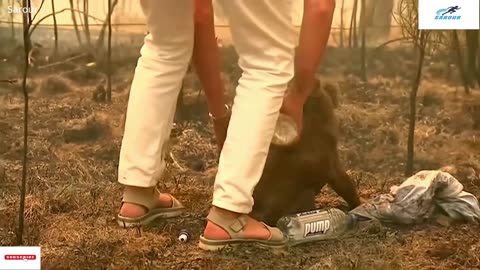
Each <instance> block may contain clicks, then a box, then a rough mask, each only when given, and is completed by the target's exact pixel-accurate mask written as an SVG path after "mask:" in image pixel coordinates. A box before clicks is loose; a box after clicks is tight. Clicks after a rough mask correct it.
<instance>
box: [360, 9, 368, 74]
mask: <svg viewBox="0 0 480 270" xmlns="http://www.w3.org/2000/svg"><path fill="white" fill-rule="evenodd" d="M361 1H362V2H361V11H360V20H361V21H363V24H360V26H361V31H362V33H361V35H362V43H361V53H360V56H361V61H360V62H361V68H360V77H361V79H362V80H363V81H364V82H366V81H367V48H366V46H367V45H366V42H367V41H366V39H367V23H366V18H365V17H366V15H367V9H366V6H367V5H366V0H361Z"/></svg>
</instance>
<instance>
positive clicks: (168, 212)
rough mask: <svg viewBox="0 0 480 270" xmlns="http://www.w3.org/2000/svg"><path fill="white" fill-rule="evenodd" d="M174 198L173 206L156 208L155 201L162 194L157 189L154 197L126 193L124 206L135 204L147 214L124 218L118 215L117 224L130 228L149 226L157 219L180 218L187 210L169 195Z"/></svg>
mask: <svg viewBox="0 0 480 270" xmlns="http://www.w3.org/2000/svg"><path fill="white" fill-rule="evenodd" d="M168 195H169V196H170V197H171V198H172V202H173V203H172V206H171V207H168V208H158V207H155V200H156V199H157V198H158V196H160V192H159V191H158V190H157V189H155V190H154V191H153V194H152V195H149V196H143V195H142V194H137V193H124V195H123V200H122V205H123V204H124V203H133V204H137V205H140V206H143V207H144V208H146V209H147V212H146V213H145V214H144V215H142V216H139V217H134V218H133V217H124V216H122V215H120V214H118V215H117V223H118V225H119V226H121V227H123V228H130V227H135V226H139V225H147V224H149V223H150V222H152V221H154V220H155V219H157V218H172V217H176V216H179V215H181V214H182V213H183V211H184V210H185V207H184V206H183V205H182V203H180V202H179V201H178V200H177V199H175V197H173V196H172V195H170V194H168Z"/></svg>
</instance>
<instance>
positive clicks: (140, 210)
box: [120, 187, 173, 218]
mask: <svg viewBox="0 0 480 270" xmlns="http://www.w3.org/2000/svg"><path fill="white" fill-rule="evenodd" d="M125 191H129V192H139V193H140V194H142V193H146V196H148V195H150V194H152V195H153V196H155V195H156V194H158V193H153V192H152V191H151V188H139V187H126V188H125ZM155 197H156V196H155ZM152 199H153V200H155V207H158V208H169V207H172V205H173V201H172V197H170V195H168V194H165V193H160V195H159V196H158V197H156V198H152ZM145 213H147V209H146V208H145V207H144V206H141V205H138V204H134V203H123V205H122V208H121V209H120V215H121V216H124V217H130V218H135V217H140V216H143V215H145Z"/></svg>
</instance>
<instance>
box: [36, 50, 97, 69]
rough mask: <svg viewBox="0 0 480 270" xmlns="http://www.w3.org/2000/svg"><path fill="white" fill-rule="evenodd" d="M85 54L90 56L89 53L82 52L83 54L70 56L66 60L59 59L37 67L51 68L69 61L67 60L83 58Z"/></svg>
mask: <svg viewBox="0 0 480 270" xmlns="http://www.w3.org/2000/svg"><path fill="white" fill-rule="evenodd" d="M85 56H88V53H82V54H79V55H75V56H72V57H69V58H67V59H64V60H62V61H59V62H55V63H50V64H47V65H43V66H39V67H37V69H45V68H50V67H54V66H58V65H62V64H65V63H67V62H70V61H73V60H77V59H79V58H82V57H85Z"/></svg>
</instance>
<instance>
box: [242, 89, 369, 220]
mask: <svg viewBox="0 0 480 270" xmlns="http://www.w3.org/2000/svg"><path fill="white" fill-rule="evenodd" d="M337 106H338V98H337V90H336V87H335V86H334V85H332V84H329V83H325V84H323V85H321V84H318V85H317V87H316V89H315V91H314V92H313V93H312V95H311V96H310V97H309V98H308V100H307V102H306V103H305V105H304V119H303V132H302V135H301V139H300V142H299V143H298V144H297V145H294V146H290V147H280V146H276V145H273V144H272V145H271V146H270V151H269V154H268V157H267V161H266V164H265V169H264V171H263V175H262V177H261V179H260V182H259V183H258V185H257V186H256V188H255V190H254V193H253V198H254V201H255V204H254V207H253V211H252V216H253V217H254V218H257V219H259V220H261V221H264V222H266V223H267V224H269V225H275V223H276V222H277V220H278V219H279V218H280V217H282V216H284V215H288V214H294V213H298V212H302V211H308V210H312V209H314V208H315V196H316V195H317V194H318V193H319V192H320V190H321V189H322V188H323V186H324V185H325V184H329V185H330V187H331V188H332V189H333V190H334V191H335V192H336V193H337V194H338V195H340V196H341V197H342V198H343V199H345V201H346V202H347V203H348V205H349V207H350V208H355V207H357V206H358V205H360V197H359V195H358V192H357V189H356V187H355V183H354V182H353V181H352V179H350V177H349V176H348V175H347V174H346V173H345V170H344V168H343V166H342V164H341V162H340V160H339V156H338V149H337V142H338V136H339V134H338V127H337V121H336V118H335V114H334V109H335V108H336V107H337Z"/></svg>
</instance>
